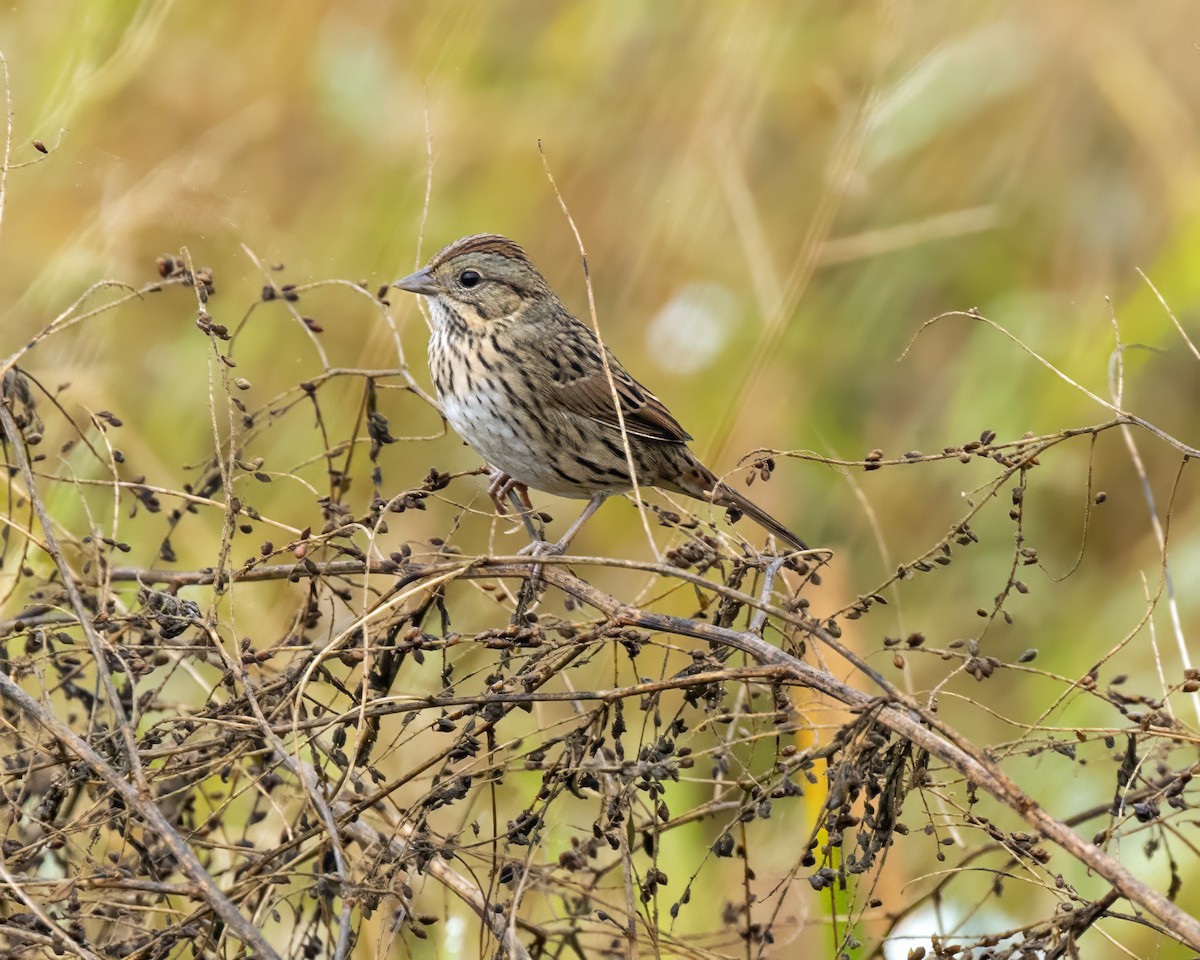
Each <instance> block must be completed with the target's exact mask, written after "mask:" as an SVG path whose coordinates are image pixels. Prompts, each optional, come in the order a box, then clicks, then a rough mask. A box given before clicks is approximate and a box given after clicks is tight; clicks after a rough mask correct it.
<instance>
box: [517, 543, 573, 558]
mask: <svg viewBox="0 0 1200 960" xmlns="http://www.w3.org/2000/svg"><path fill="white" fill-rule="evenodd" d="M566 552H567V545H566V544H565V543H563V542H562V541H561V540H559V541H558V542H557V543H551V542H550V541H549V540H534V541H533V542H532V543H530V544H527V545H526V546H524V547H522V548H521V549H520V550H518V551H517V556H518V557H534V558H537V557H561V556H562V555H563V554H564V553H566Z"/></svg>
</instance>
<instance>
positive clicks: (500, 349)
mask: <svg viewBox="0 0 1200 960" xmlns="http://www.w3.org/2000/svg"><path fill="white" fill-rule="evenodd" d="M395 285H396V286H397V287H399V288H400V289H401V290H408V291H409V292H411V293H419V294H423V295H424V296H426V297H428V298H429V303H430V308H431V311H432V314H433V334H432V336H431V337H430V340H429V370H430V373H431V374H432V376H433V382H434V386H435V387H436V388H437V395H438V401H439V402H440V403H441V406H442V413H443V414H444V415H445V417H446V419H447V420H449V421H450V424H451V426H453V427H454V429H455V430H457V431H458V433H459V434H461V435H462V437H463V438H464V439H465V440H466V441H467V443H469V444H470V445H471V446H472V447H473V448H474V449H475V450H476V451H477V452H478V453H480V454H481V455H482V456H483V457H484V459H485V460H487V462H488V464H489V465H490V466H491V467H492V468H493V483H492V487H491V491H490V492H491V493H492V496H493V499H495V501H496V503H497V506H498V507H499V508H500V509H501V511H503V509H504V507H503V503H502V502H501V501H502V497H503V495H504V494H505V493H507V492H508V491H509V490H511V489H513V487H514V485H516V486H521V487H523V486H526V485H527V486H529V487H533V488H534V489H537V490H544V491H546V492H547V493H553V494H557V495H558V496H562V497H578V498H583V497H589V498H591V502H590V503H589V504H588V506H587V508H586V509H585V510H584V512H583V515H582V516H581V517H580V518H579V520H578V521H576V523H575V524H574V525H573V526H572V528H571V529H570V530H569V531H568V532H567V535H566V536H564V537H563V539H562V540H561V541H560V542H559V543H558V544H557V545H555V546H556V548H557V549H559V550H561V549H565V547H566V545H567V543H568V542H569V541H570V538H571V536H572V535H573V534H574V532H575V531H576V530H577V529H578V528H579V526H580V525H581V524H582V523H583V521H584V520H586V519H587V518H588V517H590V516H591V515H592V513H593V512H595V510H596V508H597V507H599V506H600V504H601V502H603V500H604V498H605V497H607V496H609V495H610V494H613V493H618V492H621V491H625V490H628V489H630V487H631V486H632V483H631V481H630V479H629V463H628V460H627V459H626V454H625V445H624V444H623V443H622V438H621V427H620V424H619V422H618V419H617V414H616V405H615V404H614V402H613V388H614V387H615V389H616V394H617V396H618V397H619V398H620V402H621V413H622V415H623V419H624V426H625V435H626V437H627V438H628V442H629V450H630V452H631V453H632V460H633V466H634V469H635V470H636V472H637V480H638V483H639V484H645V485H647V486H655V487H662V488H663V489H665V490H671V491H674V492H676V493H684V494H687V495H688V496H690V497H695V498H696V499H698V500H707V501H710V502H713V503H717V504H720V505H721V506H724V507H729V508H731V509H732V510H734V511H738V512H741V513H746V514H749V515H750V516H751V517H753V518H754V520H755V521H756V522H758V523H759V524H761V525H762V526H763V527H765V528H766V529H767V530H769V531H771V533H773V534H775V535H776V536H778V537H780V538H782V539H783V540H786V541H787V542H788V543H790V544H791V545H792V546H794V547H797V548H798V549H801V550H806V549H808V548H807V547H806V546H805V544H804V541H802V540H801V539H800V538H799V537H797V536H796V535H795V534H794V533H792V532H791V531H790V530H788V529H787V528H786V527H784V526H783V524H781V523H779V521H778V520H776V519H775V518H774V517H772V516H770V515H769V514H767V513H765V512H764V511H763V510H762V509H760V508H759V507H757V506H756V505H755V504H753V503H751V502H750V501H749V500H747V499H746V498H745V497H743V496H742V495H741V494H740V493H738V492H737V491H735V490H733V489H732V488H730V487H728V486H726V485H725V484H724V483H721V482H720V481H719V480H718V479H717V478H716V477H715V476H714V475H713V473H712V471H710V470H709V469H708V468H707V467H706V466H704V464H702V463H701V462H700V461H699V460H698V459H697V458H696V455H695V454H694V453H692V451H691V450H689V449H688V446H687V441H688V440H690V439H692V438H691V436H690V435H689V434H688V433H687V432H686V431H685V430H684V429H683V427H681V426H680V425H679V422H678V421H677V420H676V419H675V418H674V417H673V416H671V413H670V411H668V410H667V408H666V407H665V406H663V404H662V402H661V401H660V400H659V399H658V398H657V397H656V396H654V394H652V393H651V392H650V391H649V390H647V389H646V388H645V387H643V386H642V385H641V384H640V383H638V382H637V381H636V380H634V379H633V377H631V376H630V375H629V374H628V373H626V372H625V368H624V367H623V366H621V364H620V362H619V361H618V360H617V358H616V357H614V356H613V355H612V353H608V369H609V373H611V375H612V382H611V384H610V382H609V379H608V378H607V377H606V376H605V371H604V364H603V360H602V359H601V356H600V346H599V344H598V342H597V340H596V337H595V335H594V334H593V333H592V331H591V329H590V328H588V327H587V326H585V325H584V324H582V323H580V322H579V321H578V320H576V319H575V318H574V317H573V316H571V314H570V313H568V312H567V310H566V308H565V307H564V306H563V305H562V301H560V300H559V299H558V297H557V296H555V294H554V291H553V290H551V289H550V286H549V285H548V284H547V283H546V281H545V279H544V278H543V277H542V275H541V274H540V273H538V270H537V268H536V267H535V266H534V265H533V264H532V263H531V262H530V260H529V257H528V256H526V254H525V251H524V250H522V249H521V248H520V247H519V246H517V245H516V244H515V243H513V242H512V241H511V240H508V239H507V238H505V237H500V236H496V235H493V234H480V235H479V236H473V237H464V238H463V239H461V240H458V241H456V242H454V243H452V244H450V246H448V247H446V249H445V250H443V251H442V252H441V253H439V254H438V255H437V256H436V257H434V258H433V259H432V260H431V261H430V262H429V265H428V266H427V267H425V269H424V270H420V271H418V272H417V273H414V274H413V275H412V276H410V277H405V278H404V279H403V280H399V281H397V282H396V284H395ZM526 502H527V501H526ZM552 549H553V548H552Z"/></svg>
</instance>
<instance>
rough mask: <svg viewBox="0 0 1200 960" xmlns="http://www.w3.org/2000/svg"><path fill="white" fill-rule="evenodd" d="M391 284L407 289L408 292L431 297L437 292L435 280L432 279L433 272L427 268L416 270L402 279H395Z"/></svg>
mask: <svg viewBox="0 0 1200 960" xmlns="http://www.w3.org/2000/svg"><path fill="white" fill-rule="evenodd" d="M392 286H393V287H399V288H400V289H401V290H407V291H408V292H409V293H420V294H423V295H424V296H426V297H433V296H436V295H437V293H438V285H437V281H436V280H434V278H433V274H431V273H430V272H429V270H428V269H425V270H418V271H417V272H416V273H414V274H412V275H411V276H407V277H405V278H404V279H403V280H397V281H396V282H395V283H393V284H392Z"/></svg>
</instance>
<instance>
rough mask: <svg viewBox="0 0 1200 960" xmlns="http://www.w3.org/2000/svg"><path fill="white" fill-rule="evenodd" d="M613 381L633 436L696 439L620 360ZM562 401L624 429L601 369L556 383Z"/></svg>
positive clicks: (584, 414) (614, 366) (613, 367)
mask: <svg viewBox="0 0 1200 960" xmlns="http://www.w3.org/2000/svg"><path fill="white" fill-rule="evenodd" d="M610 370H611V371H612V377H613V384H614V385H615V386H616V388H617V397H618V398H619V399H620V401H621V413H622V415H623V416H624V420H625V429H626V430H627V431H628V432H629V434H630V435H632V436H637V437H645V438H647V439H648V440H662V441H665V442H668V443H687V442H688V441H689V440H691V439H692V436H691V434H689V433H688V432H687V431H686V430H684V429H683V427H682V426H681V425H680V423H679V421H678V420H676V419H675V418H674V417H673V416H672V415H671V411H670V410H668V409H667V408H666V406H665V405H664V404H663V402H662V401H661V400H659V399H658V397H656V396H655V395H654V394H652V393H651V392H650V391H649V390H647V389H646V388H645V387H643V386H642V385H641V384H640V383H638V382H637V381H636V380H634V379H633V377H631V376H630V375H629V374H628V373H627V372H626V371H625V370H624V369H623V368H622V367H621V366H620V365H619V364H617V363H616V362H615V361H612V360H610ZM554 389H555V393H556V397H557V399H558V401H559V403H560V404H561V405H562V406H563V407H565V408H566V409H568V410H570V411H571V412H572V413H577V414H579V415H580V416H582V417H587V418H589V419H591V420H594V421H596V422H597V423H601V424H603V425H604V426H606V427H611V428H612V429H613V430H620V422H619V421H618V420H617V414H616V410H615V408H614V406H613V396H612V394H613V392H612V388H611V387H610V386H609V383H608V379H607V378H606V377H605V376H604V370H603V369H601V370H599V371H597V372H596V373H594V374H588V375H585V376H581V377H575V378H572V379H570V380H568V381H565V382H563V383H556V384H555V385H554Z"/></svg>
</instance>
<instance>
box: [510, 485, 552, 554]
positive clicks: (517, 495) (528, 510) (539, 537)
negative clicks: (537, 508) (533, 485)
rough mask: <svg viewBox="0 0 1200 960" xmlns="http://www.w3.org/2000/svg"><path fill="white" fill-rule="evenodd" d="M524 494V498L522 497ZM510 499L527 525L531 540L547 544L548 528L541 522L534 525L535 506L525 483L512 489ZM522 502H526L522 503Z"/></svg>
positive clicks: (526, 528)
mask: <svg viewBox="0 0 1200 960" xmlns="http://www.w3.org/2000/svg"><path fill="white" fill-rule="evenodd" d="M518 488H519V489H518ZM522 493H523V494H524V497H522V496H521V494H522ZM508 499H509V500H511V501H512V505H513V506H514V507H516V509H517V516H519V517H520V518H521V522H522V523H523V524H525V530H526V532H527V533H528V534H529V539H530V540H532V541H533V542H534V543H545V542H546V528H545V526H544V525H543V524H542V522H541V521H540V520H539V521H538V522H537V523H536V524H535V523H534V515H533V504H532V503H530V502H529V488H528V487H526V486H525V484H523V483H522V484H517V485H516V486H513V487H511V488H510V489H509V491H508ZM522 500H524V501H525V502H524V503H522V502H521V501H522Z"/></svg>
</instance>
